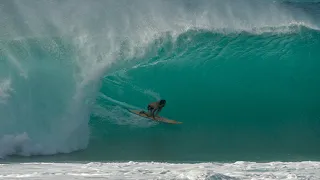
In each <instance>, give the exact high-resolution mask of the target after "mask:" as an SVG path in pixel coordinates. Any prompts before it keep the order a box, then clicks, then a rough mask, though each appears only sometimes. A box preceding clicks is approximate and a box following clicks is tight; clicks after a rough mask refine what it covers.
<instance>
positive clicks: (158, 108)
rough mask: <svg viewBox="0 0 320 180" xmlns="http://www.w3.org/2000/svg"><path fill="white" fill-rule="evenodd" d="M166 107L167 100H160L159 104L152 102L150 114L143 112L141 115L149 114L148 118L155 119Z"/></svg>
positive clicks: (149, 107)
mask: <svg viewBox="0 0 320 180" xmlns="http://www.w3.org/2000/svg"><path fill="white" fill-rule="evenodd" d="M165 105H166V100H160V101H157V102H152V103H150V104H148V107H147V108H148V113H146V112H144V111H141V112H140V113H144V114H147V115H148V116H152V117H153V118H155V116H158V114H159V113H160V111H161V110H162V108H163V107H164V106H165Z"/></svg>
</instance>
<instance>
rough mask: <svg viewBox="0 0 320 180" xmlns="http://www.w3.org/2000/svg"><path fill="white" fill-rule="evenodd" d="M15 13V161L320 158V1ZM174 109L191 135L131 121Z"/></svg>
mask: <svg viewBox="0 0 320 180" xmlns="http://www.w3.org/2000/svg"><path fill="white" fill-rule="evenodd" d="M88 5H90V7H87V6H88ZM1 7H6V8H3V9H6V10H5V11H2V12H1V14H0V15H2V16H1V17H2V19H1V20H2V22H3V24H4V25H6V26H4V28H3V29H2V30H1V36H0V37H1V41H0V43H1V44H0V49H1V52H0V117H1V120H0V155H1V157H5V158H7V159H8V160H16V158H17V159H18V160H22V159H28V160H36V161H37V160H39V157H37V156H35V155H44V156H40V160H43V159H46V158H48V159H55V160H73V161H74V160H84V161H95V160H97V161H104V160H117V161H125V160H136V161H144V160H147V161H155V160H156V161H215V160H220V161H229V160H252V159H254V160H262V161H270V160H290V161H294V160H301V159H313V160H316V159H319V157H320V156H319V149H320V113H319V107H320V94H319V92H320V73H319V72H320V61H319V59H320V53H319V48H320V31H319V28H318V25H319V22H318V20H319V18H318V17H319V15H320V13H319V12H320V6H319V4H318V3H316V2H314V3H303V2H299V3H293V2H291V3H289V2H285V3H280V2H279V3H277V2H268V1H239V2H236V3H235V2H232V1H199V2H197V3H195V2H191V1H190V2H189V1H175V2H167V1H155V2H148V1H137V2H135V3H132V2H128V1H108V2H104V1H95V2H92V3H88V2H86V1H77V3H76V2H75V1H66V2H54V3H53V2H52V3H47V2H41V1H39V2H37V3H34V4H32V3H31V4H26V3H23V2H21V1H13V2H9V1H8V2H6V3H3V6H1ZM9 7H10V8H9ZM85 7H86V8H85ZM3 17H5V18H3ZM161 98H163V99H166V100H167V106H166V107H165V108H164V109H163V111H162V112H161V115H162V116H165V117H168V118H171V119H175V120H178V121H182V122H183V124H181V125H167V124H159V123H156V122H152V121H150V120H148V119H143V118H141V117H138V116H135V115H133V114H130V113H129V112H128V111H127V108H129V109H145V108H146V106H147V104H148V103H150V102H153V101H156V100H159V99H161ZM61 153H62V154H61ZM11 155H13V156H11ZM16 155H18V156H16ZM52 155H54V156H52ZM21 156H22V157H25V156H27V158H22V157H21ZM21 158H22V159H21Z"/></svg>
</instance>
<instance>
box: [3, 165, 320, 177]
mask: <svg viewBox="0 0 320 180" xmlns="http://www.w3.org/2000/svg"><path fill="white" fill-rule="evenodd" d="M0 178H1V179H33V180H34V179H68V180H69V179H110V180H111V179H115V180H118V179H134V180H135V179H140V180H143V179H148V180H149V179H159V180H160V179H163V180H169V179H181V180H209V179H210V180H211V179H226V180H240V179H241V180H258V179H268V180H276V179H277V180H278V179H279V180H280V179H281V180H285V179H308V180H318V179H319V178H320V162H312V161H305V162H269V163H255V162H235V163H193V164H184V163H182V164H172V163H157V162H126V163H99V162H91V163H21V164H2V165H1V168H0Z"/></svg>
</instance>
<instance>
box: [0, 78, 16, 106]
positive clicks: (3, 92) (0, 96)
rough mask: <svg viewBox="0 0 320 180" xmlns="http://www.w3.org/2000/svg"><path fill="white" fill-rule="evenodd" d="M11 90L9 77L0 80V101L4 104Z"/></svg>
mask: <svg viewBox="0 0 320 180" xmlns="http://www.w3.org/2000/svg"><path fill="white" fill-rule="evenodd" d="M13 92H14V91H13V89H12V88H11V80H10V79H4V80H2V81H0V103H3V104H5V103H6V101H7V100H8V99H9V98H10V96H11V93H13Z"/></svg>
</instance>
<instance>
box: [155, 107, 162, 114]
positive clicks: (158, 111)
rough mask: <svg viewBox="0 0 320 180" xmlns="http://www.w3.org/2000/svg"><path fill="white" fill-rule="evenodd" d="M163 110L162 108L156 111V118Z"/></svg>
mask: <svg viewBox="0 0 320 180" xmlns="http://www.w3.org/2000/svg"><path fill="white" fill-rule="evenodd" d="M161 110H162V108H159V109H157V110H156V111H157V112H156V116H158V114H159V113H160V111H161Z"/></svg>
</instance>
